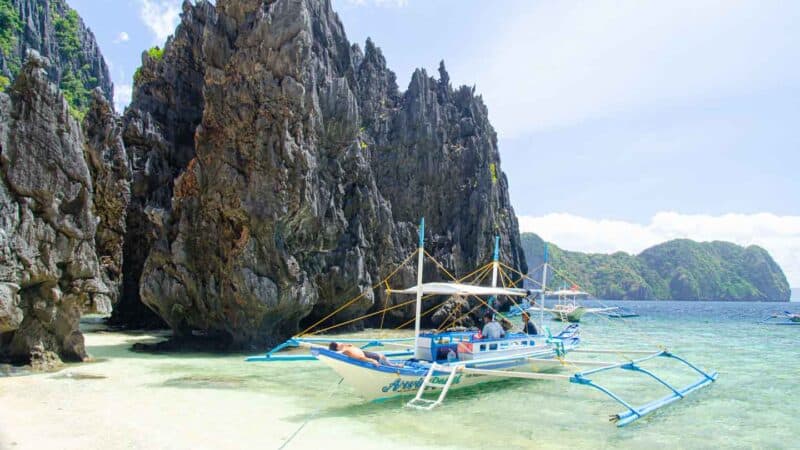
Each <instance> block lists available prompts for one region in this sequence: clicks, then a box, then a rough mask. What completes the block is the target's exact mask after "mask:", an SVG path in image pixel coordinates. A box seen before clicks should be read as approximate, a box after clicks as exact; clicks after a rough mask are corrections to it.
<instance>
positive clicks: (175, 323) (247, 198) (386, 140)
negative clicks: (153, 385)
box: [120, 0, 525, 347]
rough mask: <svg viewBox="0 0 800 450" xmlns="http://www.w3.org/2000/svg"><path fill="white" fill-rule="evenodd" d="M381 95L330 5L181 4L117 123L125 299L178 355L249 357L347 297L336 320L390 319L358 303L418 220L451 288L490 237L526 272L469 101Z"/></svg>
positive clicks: (454, 96) (437, 86)
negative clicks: (180, 345) (125, 186)
mask: <svg viewBox="0 0 800 450" xmlns="http://www.w3.org/2000/svg"><path fill="white" fill-rule="evenodd" d="M394 80H395V77H394V74H393V73H391V71H389V70H388V69H387V68H386V63H385V60H384V58H383V56H382V55H381V53H380V50H379V49H377V47H375V46H374V45H373V44H372V43H371V42H369V41H368V42H367V44H366V46H365V50H364V52H363V53H362V52H361V50H360V49H359V48H358V47H356V46H352V45H351V44H350V43H349V42H348V40H347V38H346V36H345V33H344V30H343V28H342V25H341V22H340V21H339V20H338V17H337V16H336V15H335V13H334V12H333V10H332V9H331V5H330V2H328V1H311V0H279V1H273V2H264V1H261V0H218V1H217V2H216V7H215V6H213V5H211V4H210V3H208V2H205V1H200V2H198V3H197V5H191V4H190V3H188V2H185V3H184V6H183V15H182V22H181V25H180V26H179V28H178V29H177V30H176V33H175V36H174V37H173V38H171V39H170V40H169V41H168V42H167V44H166V46H165V49H164V53H163V55H157V56H156V57H152V56H151V55H149V54H146V55H144V56H143V67H142V69H141V71H140V73H139V74H138V75H137V77H136V80H135V87H134V100H133V103H132V105H131V107H130V108H129V109H128V110H127V111H126V114H125V133H124V139H125V143H126V147H127V149H128V152H129V154H130V158H131V161H132V168H133V184H132V193H131V195H132V201H131V206H130V207H129V209H128V220H127V222H128V236H126V247H125V249H126V250H125V262H124V275H125V283H126V286H130V290H129V289H126V291H125V292H126V294H127V293H129V292H132V291H133V288H134V287H135V286H136V285H138V286H140V294H141V300H142V301H143V302H144V303H146V304H147V305H148V306H149V307H150V308H152V309H153V310H154V311H156V312H157V313H158V315H159V316H160V317H162V318H163V319H164V320H165V321H166V322H167V323H168V324H169V325H170V326H171V327H172V328H173V330H174V331H175V334H176V337H179V338H180V337H188V336H196V335H203V336H210V337H213V338H214V339H215V340H217V341H223V342H226V343H228V344H229V345H231V346H234V347H242V346H263V345H267V344H270V343H272V342H274V341H275V340H277V339H283V338H285V337H286V336H287V335H290V334H292V333H294V332H296V331H297V330H298V326H299V324H301V323H303V324H305V323H309V322H310V321H312V320H314V319H316V318H319V317H322V316H323V315H325V314H327V313H328V312H330V311H332V310H333V309H334V308H336V307H337V306H339V305H341V304H342V303H343V302H344V301H345V300H346V299H348V298H350V297H352V296H354V295H356V294H358V293H360V292H365V293H366V295H365V296H364V298H362V300H360V301H359V302H358V303H357V305H356V306H355V307H354V308H350V309H348V311H347V312H345V313H342V315H340V316H338V317H337V318H336V319H338V320H341V319H345V318H348V317H352V316H353V315H355V314H358V313H361V312H364V311H367V310H370V309H374V308H375V307H376V305H383V304H384V302H388V303H389V304H392V302H394V301H396V299H395V298H389V299H386V298H385V297H384V295H385V294H383V290H381V289H376V290H372V289H371V286H372V285H373V284H374V283H375V282H376V281H378V280H380V279H381V278H382V277H383V276H385V275H386V274H387V272H388V270H389V269H390V268H391V267H392V266H393V265H395V264H397V263H399V262H400V261H402V260H403V258H404V257H405V256H406V255H407V254H408V253H409V252H411V251H413V249H414V247H415V244H414V243H415V241H416V239H415V230H416V223H417V221H418V220H419V218H420V217H421V216H425V217H426V219H427V221H428V224H429V230H430V233H429V235H428V238H429V243H430V244H429V247H428V248H429V251H430V252H431V253H433V254H434V255H435V256H436V257H437V258H439V259H440V260H442V261H444V262H445V264H446V265H447V266H448V268H449V269H450V270H453V271H455V272H457V273H464V272H465V271H466V270H467V269H468V268H472V267H474V266H476V265H478V264H480V263H482V262H484V261H486V260H488V258H489V257H490V253H491V247H492V244H491V242H492V236H493V235H495V234H499V235H501V237H502V242H503V255H504V258H506V261H507V262H508V263H509V264H511V265H514V266H517V267H522V268H524V266H525V261H524V259H523V256H522V250H521V247H520V245H519V238H518V232H517V224H516V218H515V216H514V213H513V210H512V209H511V206H510V204H509V200H508V193H507V183H506V179H505V176H504V174H503V173H502V171H501V169H500V161H499V155H498V152H497V144H496V136H495V133H494V130H493V129H492V127H491V125H490V124H489V122H488V118H487V112H486V107H485V105H484V104H483V102H482V101H481V99H480V97H476V96H475V94H474V92H473V90H472V89H470V88H466V87H462V88H459V89H453V88H452V87H451V86H450V83H449V77H448V75H447V72H446V71H445V70H444V67H443V66H442V68H441V69H440V74H439V79H438V80H437V79H434V78H431V77H428V76H427V75H426V74H425V73H424V71H421V70H420V71H417V72H416V73H415V74H414V76H413V78H412V81H411V84H410V86H409V88H408V90H407V91H406V92H405V93H402V94H401V93H400V92H399V90H398V88H397V85H396V83H395V81H394ZM128 239H131V240H132V242H133V243H135V245H128V244H127V240H128ZM412 279H413V268H411V267H408V268H407V269H406V270H404V271H402V272H401V274H400V279H399V281H398V282H399V283H403V282H408V283H411V282H412ZM137 280H138V283H136V281H137ZM403 280H404V281H403ZM128 283H131V284H130V285H129V284H128ZM122 306H123V305H122V304H121V308H120V314H123V313H124V311H122V310H123V309H125V308H124V307H122ZM410 313H411V310H410V309H407V310H397V311H396V313H395V314H394V315H391V314H390V315H387V320H389V321H390V322H395V323H396V322H397V321H399V320H401V319H404V318H406V317H408V315H409V314H410Z"/></svg>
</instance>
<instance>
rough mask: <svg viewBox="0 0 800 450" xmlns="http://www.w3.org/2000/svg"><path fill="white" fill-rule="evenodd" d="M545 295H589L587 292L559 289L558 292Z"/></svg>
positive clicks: (549, 292)
mask: <svg viewBox="0 0 800 450" xmlns="http://www.w3.org/2000/svg"><path fill="white" fill-rule="evenodd" d="M546 294H547V295H558V296H567V295H589V293H588V292H583V291H573V290H572V289H561V290H559V291H548V292H547V293H546Z"/></svg>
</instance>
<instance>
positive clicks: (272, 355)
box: [245, 337, 413, 362]
mask: <svg viewBox="0 0 800 450" xmlns="http://www.w3.org/2000/svg"><path fill="white" fill-rule="evenodd" d="M412 340H413V338H392V339H374V340H365V339H352V338H350V339H349V338H342V339H336V342H346V343H364V345H362V346H361V348H370V347H382V346H383V345H384V343H390V342H409V341H412ZM330 341H331V338H301V337H293V338H291V339H289V340H287V341H286V342H284V343H282V344H280V345H278V346H277V347H275V348H273V349H272V350H270V351H268V352H267V353H266V354H265V355H258V356H249V357H247V358H246V359H245V361H247V362H272V361H276V362H277V361H316V360H317V358H315V357H314V355H277V354H276V353H278V352H280V351H281V350H283V349H286V348H294V347H300V345H301V344H302V343H304V342H305V343H328V342H330ZM381 354H383V355H384V356H386V357H387V358H392V357H397V356H410V355H412V354H413V351H412V350H411V349H406V350H395V351H389V352H383V353H381Z"/></svg>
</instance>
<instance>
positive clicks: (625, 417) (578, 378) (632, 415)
mask: <svg viewBox="0 0 800 450" xmlns="http://www.w3.org/2000/svg"><path fill="white" fill-rule="evenodd" d="M659 357H662V358H672V359H675V360H677V361H680V362H682V363H683V364H685V365H686V366H688V367H690V368H692V369H693V370H694V371H696V372H697V373H699V374H700V375H702V377H701V378H700V379H699V380H697V381H695V382H694V383H692V384H690V385H688V386H685V387H683V388H676V387H675V386H672V385H671V384H669V383H667V382H666V381H664V379H662V378H661V377H659V376H658V375H656V374H654V373H653V372H651V371H649V370H647V369H644V368H642V367H640V366H639V365H638V364H639V363H641V362H644V361H647V360H650V359H653V358H659ZM617 368H619V369H623V370H630V371H633V372H640V373H643V374H645V375H647V376H649V377H651V378H653V379H655V380H656V381H658V382H659V383H660V384H662V385H663V386H665V387H666V388H668V389H669V390H670V391H672V392H671V393H670V394H669V395H667V396H666V397H663V398H660V399H658V400H654V401H652V402H650V403H646V404H644V405H642V406H639V407H635V406H633V405H631V404H630V403H628V402H626V401H625V400H623V399H622V398H620V397H619V396H618V395H617V394H615V393H613V392H611V391H610V390H608V389H606V388H605V387H603V386H601V385H599V384H597V383H595V382H594V381H592V380H590V379H589V378H586V376H587V375H591V374H594V373H598V372H604V371H606V370H612V369H617ZM716 379H717V372H712V373H706V372H704V371H703V370H701V369H699V368H698V367H697V366H695V365H694V364H692V363H690V362H689V361H686V360H685V359H683V358H681V357H679V356H676V355H673V354H672V353H670V352H668V351H661V352H657V353H653V354H652V355H648V356H645V357H643V358H639V359H635V360H632V361H628V362H623V363H618V364H612V365H608V366H604V367H598V368H596V369H591V370H586V371H583V372H578V373H576V374H574V375H573V376H572V377H570V379H569V381H570V382H572V383H576V384H582V385H585V386H591V387H593V388H595V389H597V390H599V391H600V392H602V393H604V394H606V395H608V396H609V397H611V398H613V399H614V400H616V401H617V402H618V403H620V404H621V405H622V406H624V407H625V408H627V411H623V412H621V413H619V414H616V415H615V416H613V418H612V420H613V421H616V422H617V426H618V427H624V426H625V425H627V424H629V423H631V422H633V421H636V420H638V419H640V418H642V417H644V416H646V415H647V414H650V413H651V412H653V411H655V410H657V409H659V408H662V407H664V406H667V405H669V404H670V403H672V402H674V401H676V400H680V399H682V398H684V397H686V396H687V395H689V394H690V393H692V392H694V391H696V390H697V389H700V388H701V387H704V386H706V385H708V384H710V383H713V382H714V381H715V380H716Z"/></svg>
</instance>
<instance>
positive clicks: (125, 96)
mask: <svg viewBox="0 0 800 450" xmlns="http://www.w3.org/2000/svg"><path fill="white" fill-rule="evenodd" d="M132 96H133V87H132V86H131V85H130V84H120V85H118V86H114V107H115V108H116V109H117V112H119V113H122V111H124V110H125V107H126V106H128V104H129V103H130V102H131V98H132Z"/></svg>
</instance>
